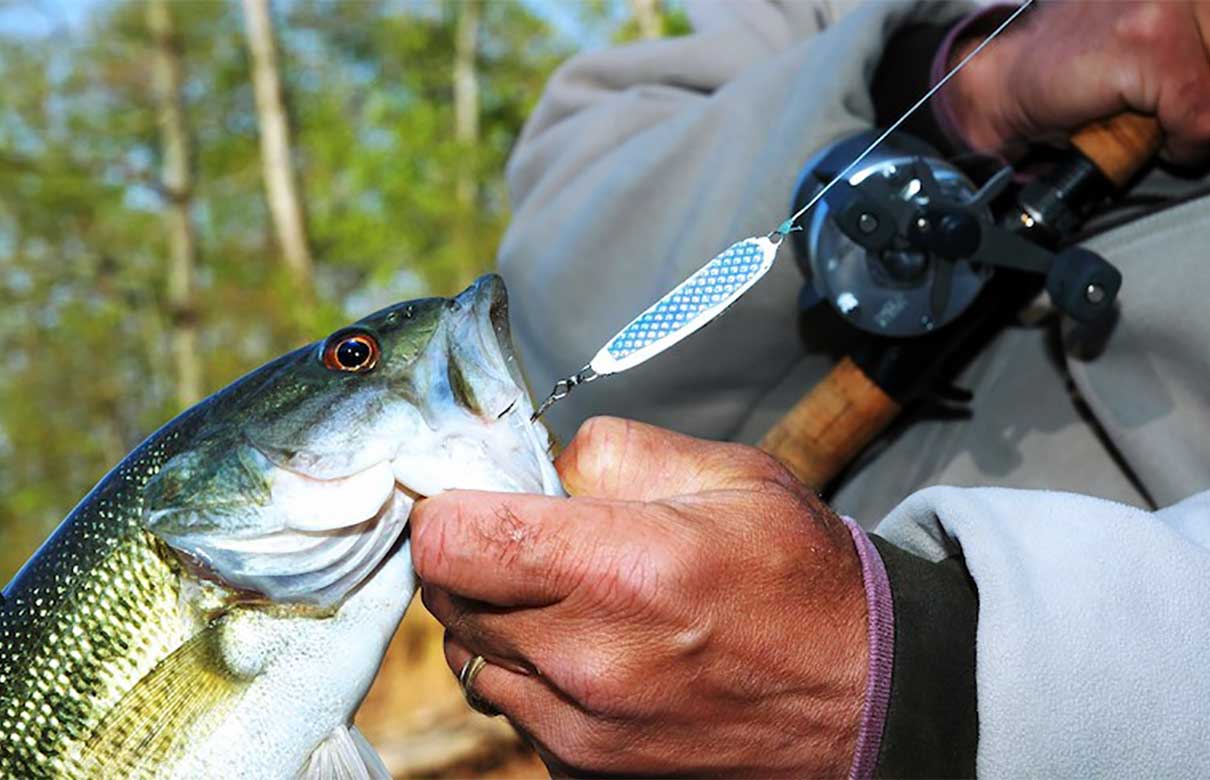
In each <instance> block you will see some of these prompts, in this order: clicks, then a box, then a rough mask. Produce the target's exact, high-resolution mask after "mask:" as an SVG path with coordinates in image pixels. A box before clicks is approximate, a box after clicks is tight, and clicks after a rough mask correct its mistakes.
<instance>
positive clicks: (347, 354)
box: [323, 331, 381, 373]
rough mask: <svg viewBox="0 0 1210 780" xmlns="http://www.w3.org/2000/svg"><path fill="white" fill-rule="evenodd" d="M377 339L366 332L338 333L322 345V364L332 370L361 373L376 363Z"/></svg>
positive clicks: (378, 351) (377, 353)
mask: <svg viewBox="0 0 1210 780" xmlns="http://www.w3.org/2000/svg"><path fill="white" fill-rule="evenodd" d="M380 354H381V350H379V348H378V340H377V339H375V338H374V337H373V336H371V335H370V334H368V333H364V332H360V331H358V332H354V333H340V334H337V335H335V336H333V337H332V338H330V339H328V343H327V344H325V345H324V353H323V361H324V366H325V367H327V368H329V369H331V370H332V371H346V372H350V373H361V372H365V371H369V370H370V369H371V368H373V367H374V366H375V365H377V363H378V356H379V355H380Z"/></svg>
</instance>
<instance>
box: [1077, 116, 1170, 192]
mask: <svg viewBox="0 0 1210 780" xmlns="http://www.w3.org/2000/svg"><path fill="white" fill-rule="evenodd" d="M1163 140H1164V134H1163V132H1162V131H1161V130H1160V123H1159V122H1158V121H1156V119H1155V117H1151V116H1146V115H1144V114H1135V113H1125V114H1118V115H1117V116H1115V117H1113V118H1112V119H1105V120H1102V121H1098V122H1093V123H1092V124H1089V125H1086V126H1084V127H1083V128H1081V129H1080V130H1078V131H1076V134H1075V135H1073V136H1072V137H1071V145H1072V146H1074V147H1075V148H1077V149H1079V150H1080V152H1082V153H1083V154H1084V156H1085V157H1087V158H1088V159H1089V160H1091V161H1092V164H1093V165H1095V166H1097V168H1098V169H1100V171H1101V173H1103V174H1104V175H1105V178H1106V179H1109V181H1110V182H1112V183H1113V186H1114V187H1116V188H1119V189H1120V188H1122V187H1124V186H1126V184H1127V183H1128V182H1129V181H1130V180H1131V179H1132V178H1134V175H1135V174H1136V173H1138V172H1139V171H1140V170H1141V169H1142V168H1143V166H1144V165H1146V164H1147V161H1148V160H1150V159H1151V157H1152V156H1153V155H1154V154H1155V153H1156V152H1158V151H1159V149H1160V144H1161V143H1163Z"/></svg>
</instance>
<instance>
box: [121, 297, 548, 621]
mask: <svg viewBox="0 0 1210 780" xmlns="http://www.w3.org/2000/svg"><path fill="white" fill-rule="evenodd" d="M532 413H533V405H532V400H531V399H530V396H529V394H528V392H527V390H526V387H525V382H524V380H523V378H522V373H521V370H520V367H519V365H518V361H517V357H516V354H515V351H514V349H513V346H512V342H511V337H510V333H509V324H508V302H507V294H506V292H505V289H504V284H503V282H502V281H501V280H500V278H499V277H497V276H495V275H489V276H485V277H482V278H481V279H479V280H478V281H477V282H475V283H474V284H473V285H471V287H469V288H468V289H467V290H466V291H464V292H463V293H462V294H460V295H458V296H457V297H455V298H451V299H445V298H428V299H423V300H417V301H409V302H405V303H400V304H397V305H394V306H391V307H388V308H386V309H383V310H381V311H378V312H375V313H374V314H371V315H369V316H368V317H365V318H363V319H361V320H359V321H358V322H356V323H353V324H352V325H350V326H348V327H345V328H341V329H339V330H337V331H336V332H334V333H332V334H331V335H330V336H328V337H327V338H326V339H324V340H323V341H320V342H317V343H315V344H312V345H309V346H307V347H304V348H302V349H299V350H296V351H295V352H292V353H290V354H288V355H285V356H283V357H281V358H279V359H278V360H275V361H273V362H272V363H269V364H267V365H266V366H263V367H262V368H260V369H258V370H257V371H254V372H252V373H251V374H249V375H248V376H246V377H244V378H243V379H241V380H239V381H238V382H236V383H235V384H233V385H232V386H230V387H228V388H227V389H225V390H223V391H221V392H220V393H219V394H217V395H216V396H213V397H212V398H210V399H208V400H207V401H204V402H203V403H202V404H201V405H199V408H196V409H195V410H194V413H193V414H190V413H186V415H185V416H186V417H187V418H188V423H187V424H186V425H183V426H182V432H181V433H180V434H178V435H179V436H181V438H182V439H183V440H184V441H183V443H182V444H181V446H180V447H179V448H178V452H177V453H176V454H175V455H174V456H173V457H172V458H171V459H169V460H168V461H167V462H166V463H165V464H164V465H163V467H162V468H161V469H160V471H159V472H158V473H157V474H156V475H155V476H154V477H153V478H152V479H151V480H150V481H149V482H148V484H147V486H146V488H145V489H144V499H145V511H144V515H143V519H144V524H145V526H146V527H147V529H148V530H150V531H151V532H152V533H154V534H156V535H157V536H159V537H160V538H161V539H163V540H164V541H165V542H166V543H167V544H168V545H169V546H170V547H171V548H172V549H174V550H175V551H177V552H178V553H179V554H180V557H181V558H182V560H184V561H185V562H186V563H188V564H190V566H189V568H190V570H192V571H195V572H199V573H201V574H203V575H204V576H205V577H206V578H208V579H210V580H214V581H217V582H219V583H221V584H223V585H225V586H227V587H229V588H230V589H231V590H232V591H233V592H237V593H242V594H249V595H251V596H252V597H254V598H264V599H268V600H270V601H274V602H287V603H289V602H302V603H308V604H317V605H320V606H332V605H335V604H339V603H340V602H341V601H342V600H343V599H344V598H345V597H347V595H348V593H349V592H350V591H351V590H352V589H353V588H355V587H357V586H358V584H360V583H361V582H363V581H364V580H365V578H366V577H367V576H368V575H369V574H370V573H371V572H372V571H373V569H374V567H375V566H376V565H377V564H378V563H379V562H380V561H381V560H382V558H383V557H384V556H385V555H386V553H387V552H388V551H389V550H390V549H391V548H392V547H393V546H394V544H395V543H396V541H397V540H398V539H399V537H400V536H401V534H402V532H403V529H404V527H405V526H406V521H407V517H408V514H409V513H410V511H411V508H412V506H413V504H414V502H415V501H416V500H418V499H419V498H421V497H425V496H431V495H436V494H438V493H441V492H444V491H446V490H452V489H479V490H498V491H510V492H535V493H547V494H552V495H553V494H559V493H561V491H562V488H561V486H560V484H559V480H558V476H557V474H556V473H555V470H554V467H553V465H552V464H551V460H550V454H549V450H550V439H549V436H548V434H547V433H546V431H545V429H544V428H543V427H542V426H541V425H540V424H539V423H534V422H532V421H531V419H530V417H531V415H532Z"/></svg>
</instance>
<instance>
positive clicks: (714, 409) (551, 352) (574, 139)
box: [499, 0, 966, 438]
mask: <svg viewBox="0 0 1210 780" xmlns="http://www.w3.org/2000/svg"><path fill="white" fill-rule="evenodd" d="M849 5H851V3H844V4H839V3H834V2H822V1H821V2H784V3H783V2H774V0H748V2H743V3H714V4H711V5H710V6H709V7H708V10H709V13H707V14H704V15H699V16H697V17H695V25H696V30H697V31H696V32H695V33H694V34H692V35H688V36H685V37H681V38H673V39H667V40H661V41H650V42H643V43H638V44H634V45H630V46H625V47H621V48H615V49H608V50H604V51H598V52H593V53H589V54H585V55H582V56H579V57H576V58H575V59H573V60H571V61H569V62H568V63H567V64H566V65H564V66H563V67H562V68H561V69H560V70H559V71H558V72H557V73H556V74H555V75H554V76H553V77H552V79H551V81H550V83H549V85H548V87H547V90H546V93H545V95H544V96H543V98H542V100H541V101H540V103H539V105H538V107H537V108H536V110H535V111H534V113H533V116H532V118H531V120H530V122H529V123H528V125H527V126H526V129H525V131H524V133H523V134H522V137H521V139H520V141H519V142H518V146H517V148H516V150H515V152H514V154H513V157H512V159H511V162H510V165H509V168H508V180H509V185H510V193H511V198H512V206H513V209H514V218H513V222H512V225H511V227H510V229H509V231H508V233H507V234H506V236H505V238H504V240H503V243H502V245H501V250H500V257H499V263H500V269H501V272H502V273H503V275H504V277H505V280H506V281H507V282H508V285H509V288H510V290H511V297H512V308H513V324H514V329H515V333H516V337H517V340H518V342H519V344H520V345H521V351H522V354H523V355H524V357H525V363H526V369H527V373H528V378H529V380H530V382H531V384H532V385H533V386H534V388H535V390H536V391H538V392H541V391H543V390H545V389H546V388H547V387H549V386H550V385H551V383H553V382H554V380H555V379H557V378H559V377H562V376H566V375H567V374H569V373H571V372H573V371H575V370H576V369H578V368H579V367H580V366H582V365H583V364H584V363H586V362H587V361H588V360H589V358H591V357H592V355H593V354H594V353H595V352H596V350H597V348H598V347H600V346H601V344H603V343H604V341H605V340H606V339H607V338H608V337H609V336H611V335H612V334H613V333H614V332H616V331H617V329H618V328H620V327H621V326H622V325H624V324H625V323H626V322H628V321H629V320H630V318H631V317H633V316H634V315H635V314H637V313H638V312H639V311H641V310H642V309H643V308H645V307H646V306H647V305H648V304H649V303H650V302H651V301H653V300H654V299H655V298H657V297H658V296H659V295H661V294H663V293H664V292H665V291H667V290H668V289H670V288H671V287H672V286H674V285H675V284H676V283H678V282H679V281H681V280H682V279H683V278H684V277H685V276H687V275H688V274H689V273H690V272H692V271H693V270H695V269H696V268H697V267H699V266H700V265H702V264H703V263H705V262H706V261H707V260H708V259H710V258H711V257H712V256H714V255H715V254H717V253H718V252H719V251H721V250H722V249H724V248H725V247H726V246H728V245H729V244H731V243H733V242H735V241H738V240H740V239H743V238H746V237H748V236H752V235H764V234H765V233H767V232H769V231H770V230H771V229H773V228H774V227H776V226H777V224H778V223H780V222H781V221H782V220H783V219H784V218H785V217H786V216H787V214H788V206H789V201H790V197H791V195H792V192H793V189H794V185H795V183H796V180H797V177H798V175H799V172H800V171H801V169H802V167H803V165H804V163H805V162H806V161H807V159H808V158H809V157H810V156H811V155H813V154H814V153H816V152H817V151H819V150H820V148H821V147H823V146H824V145H826V144H827V143H829V142H831V141H833V140H835V139H837V138H839V137H841V136H844V135H847V134H849V133H852V132H855V131H858V130H863V129H866V128H868V127H869V126H871V124H872V122H873V119H874V115H875V112H874V108H873V103H872V100H871V97H870V89H869V86H870V82H871V80H872V78H873V74H874V71H875V69H876V67H877V65H878V63H879V61H880V59H881V57H882V54H883V49H884V45H885V43H886V41H887V39H888V38H889V37H890V36H891V35H892V34H893V33H894V32H895V31H896V30H897V29H899V28H900V27H902V26H904V25H906V24H909V23H912V22H915V21H919V20H930V21H936V22H945V21H947V20H952V19H954V18H956V17H958V16H960V15H961V14H962V13H963V11H964V10H965V9H966V6H965V5H961V4H951V3H920V2H910V1H909V0H893V1H892V2H871V3H864V4H860V5H856V6H855V7H852V8H849V9H848V10H847V11H844V12H843V13H842V12H841V11H840V10H837V9H838V8H840V9H842V10H843V8H845V7H847V6H849ZM782 253H783V254H782V255H781V257H780V258H779V261H778V263H777V265H776V266H775V267H774V269H773V270H772V271H771V272H770V275H769V277H767V278H766V279H765V280H763V281H762V282H761V283H760V284H759V285H757V286H756V287H755V288H754V289H753V290H752V291H751V292H750V293H749V294H748V295H746V296H745V297H744V298H743V299H742V300H741V301H740V302H739V303H738V304H737V305H736V306H735V307H734V308H733V309H732V310H731V311H730V312H728V314H727V316H726V317H725V318H724V319H723V320H722V323H721V324H718V325H715V326H713V327H711V328H709V329H707V330H706V331H703V332H702V333H701V334H699V335H697V336H695V337H694V338H692V339H688V340H686V341H685V342H684V343H682V344H680V345H678V346H677V347H676V348H675V349H673V350H671V351H670V352H668V353H666V354H665V355H663V356H661V358H660V360H659V361H658V365H652V366H640V367H638V368H636V369H634V370H632V371H631V372H629V373H628V374H626V376H625V378H624V379H622V378H618V379H613V380H603V381H601V382H597V383H595V384H593V385H591V386H587V387H584V388H582V389H579V390H577V392H576V393H575V394H574V395H572V396H571V397H570V398H568V399H567V400H566V401H564V402H562V403H561V404H558V405H556V406H555V407H554V408H553V409H552V410H551V412H550V414H549V416H548V417H547V420H548V422H549V423H550V424H551V425H552V427H553V428H554V429H555V432H556V434H558V435H560V436H562V437H566V436H568V435H570V434H571V433H572V432H573V431H574V429H575V426H576V424H577V423H578V421H580V420H582V419H583V418H584V417H585V416H586V413H587V411H588V410H592V411H593V412H596V413H609V414H618V415H623V416H628V417H632V418H636V419H641V420H645V421H649V422H653V423H656V424H660V425H664V426H666V427H672V428H677V429H680V430H685V431H689V432H691V433H694V434H697V435H701V436H708V437H712V438H734V436H735V434H736V431H737V430H738V429H739V428H740V427H741V426H742V425H743V424H744V422H745V420H746V419H747V418H748V417H749V416H750V415H752V414H758V415H759V414H762V413H764V411H765V410H771V411H768V414H769V415H770V417H771V418H772V417H774V416H776V414H779V413H780V412H781V411H783V410H784V408H785V407H786V406H788V405H789V403H792V402H793V398H790V399H788V400H787V399H779V400H772V399H770V398H769V397H768V396H769V393H770V390H771V388H773V387H774V386H775V385H776V384H777V383H778V382H779V381H780V380H783V379H784V378H785V377H786V375H787V374H788V373H789V372H790V371H791V370H792V369H795V368H796V367H801V364H803V362H804V359H806V363H807V365H806V367H805V369H803V371H804V372H805V373H802V374H801V375H800V376H799V377H798V379H799V381H798V382H797V383H795V385H794V387H795V390H796V394H797V393H801V388H802V387H803V386H806V385H805V383H806V382H809V381H810V380H811V379H812V378H816V377H818V376H822V374H823V373H824V371H826V369H827V368H828V366H829V365H830V362H831V357H830V355H829V354H828V353H827V352H826V351H825V347H823V346H819V347H815V348H812V347H804V345H803V342H802V339H801V338H800V337H799V332H798V309H797V305H796V301H797V296H798V291H799V288H800V287H801V284H802V277H801V275H800V273H799V271H798V270H797V268H796V264H795V258H794V257H793V254H792V250H791V248H790V247H788V246H787V247H784V248H783V249H782ZM795 397H796V396H795Z"/></svg>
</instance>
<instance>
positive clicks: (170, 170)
mask: <svg viewBox="0 0 1210 780" xmlns="http://www.w3.org/2000/svg"><path fill="white" fill-rule="evenodd" d="M147 27H148V30H149V31H150V33H151V40H152V44H153V45H154V47H155V62H154V64H153V66H152V75H153V81H154V82H155V98H156V103H157V105H158V110H157V123H158V125H159V129H160V147H161V148H162V149H163V156H164V162H163V173H162V174H161V186H162V189H161V192H162V194H163V197H164V199H165V201H166V209H165V212H164V216H165V219H166V222H167V225H168V247H169V252H170V255H171V256H170V259H169V266H168V305H169V307H170V310H169V316H170V317H171V326H170V327H171V329H172V335H171V339H172V359H173V365H174V366H175V368H176V397H177V404H178V405H179V406H181V407H182V408H184V407H187V406H191V405H192V404H194V403H197V401H198V400H200V399H201V397H202V378H201V367H200V365H199V363H198V360H199V359H198V354H197V315H196V311H195V307H194V300H193V298H194V291H193V276H194V266H196V265H197V239H196V236H195V234H194V229H193V217H192V214H191V212H192V205H193V177H192V172H191V171H190V167H189V166H190V151H189V149H190V143H189V132H188V130H187V129H186V127H185V112H184V110H183V108H182V98H181V83H182V79H183V76H182V73H181V71H182V65H181V55H180V51H179V49H178V40H177V36H176V32H175V26H174V23H173V19H172V12H171V10H170V9H169V7H168V2H167V0H150V2H148V4H147Z"/></svg>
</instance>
